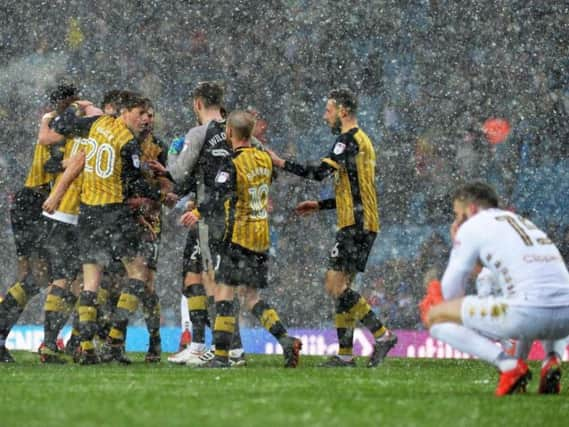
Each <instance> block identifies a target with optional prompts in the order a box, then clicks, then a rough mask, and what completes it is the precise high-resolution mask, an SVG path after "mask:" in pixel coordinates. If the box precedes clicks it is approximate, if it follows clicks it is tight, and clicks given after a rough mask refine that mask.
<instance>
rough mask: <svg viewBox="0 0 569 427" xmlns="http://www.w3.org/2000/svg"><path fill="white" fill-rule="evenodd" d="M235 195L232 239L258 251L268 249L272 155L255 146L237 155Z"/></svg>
mask: <svg viewBox="0 0 569 427" xmlns="http://www.w3.org/2000/svg"><path fill="white" fill-rule="evenodd" d="M233 164H234V166H235V171H236V183H237V188H236V197H235V198H234V199H231V200H230V202H229V206H228V209H229V216H228V218H229V224H228V225H229V231H230V233H231V241H232V243H235V244H238V245H240V246H242V247H244V248H247V249H250V250H252V251H255V252H264V251H266V250H268V249H269V245H270V240H269V214H268V202H269V187H270V185H271V181H272V174H273V167H272V166H273V163H272V161H271V158H270V156H269V155H268V154H267V153H266V152H264V151H261V150H258V149H256V148H253V147H248V148H240V149H238V150H237V152H236V153H235V155H234V158H233Z"/></svg>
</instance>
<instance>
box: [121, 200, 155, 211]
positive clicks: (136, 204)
mask: <svg viewBox="0 0 569 427" xmlns="http://www.w3.org/2000/svg"><path fill="white" fill-rule="evenodd" d="M126 203H127V205H128V206H129V207H130V208H131V209H132V210H133V211H136V210H138V211H140V212H144V211H150V210H151V207H152V200H151V199H149V198H148V197H131V198H130V199H128V200H127V201H126Z"/></svg>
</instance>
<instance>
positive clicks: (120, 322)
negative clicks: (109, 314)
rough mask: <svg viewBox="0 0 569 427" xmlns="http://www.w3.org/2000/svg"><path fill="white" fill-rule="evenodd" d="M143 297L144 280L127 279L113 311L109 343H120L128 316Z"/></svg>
mask: <svg viewBox="0 0 569 427" xmlns="http://www.w3.org/2000/svg"><path fill="white" fill-rule="evenodd" d="M143 297H144V282H143V281H142V280H138V279H128V282H127V284H126V286H125V287H124V290H123V291H122V292H121V294H120V297H119V301H118V302H117V307H116V310H115V313H114V316H113V317H114V319H113V322H112V323H113V326H112V327H111V330H110V332H109V339H110V343H111V344H122V343H124V341H125V339H126V328H127V326H128V318H129V316H130V315H132V314H134V313H135V312H136V310H137V309H138V305H139V302H140V300H141V299H142V298H143Z"/></svg>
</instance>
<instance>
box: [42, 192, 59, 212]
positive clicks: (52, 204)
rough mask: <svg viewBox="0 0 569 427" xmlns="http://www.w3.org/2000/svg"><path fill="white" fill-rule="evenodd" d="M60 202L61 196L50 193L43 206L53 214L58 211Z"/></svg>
mask: <svg viewBox="0 0 569 427" xmlns="http://www.w3.org/2000/svg"><path fill="white" fill-rule="evenodd" d="M59 202H60V200H59V198H57V197H54V196H52V195H50V196H49V197H48V198H47V199H45V201H44V202H43V205H42V206H41V207H42V209H43V210H44V211H46V212H47V213H48V214H52V213H54V212H55V211H56V209H57V207H58V206H59Z"/></svg>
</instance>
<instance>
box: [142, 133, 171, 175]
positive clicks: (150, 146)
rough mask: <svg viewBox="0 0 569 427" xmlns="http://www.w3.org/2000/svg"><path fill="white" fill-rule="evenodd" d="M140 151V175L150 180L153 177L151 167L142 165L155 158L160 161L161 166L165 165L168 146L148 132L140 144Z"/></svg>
mask: <svg viewBox="0 0 569 427" xmlns="http://www.w3.org/2000/svg"><path fill="white" fill-rule="evenodd" d="M140 151H141V152H142V157H141V161H142V165H143V168H142V175H143V176H144V178H145V179H148V180H150V181H152V180H153V179H154V173H153V172H152V170H151V169H149V168H147V167H144V165H145V164H146V163H148V162H150V161H152V160H155V161H158V162H160V163H161V164H162V166H164V167H166V165H167V161H168V148H167V147H166V145H165V144H164V143H163V142H162V141H161V140H159V139H158V138H156V137H155V136H154V135H152V134H149V135H148V136H147V137H146V138H145V139H144V141H142V143H141V144H140Z"/></svg>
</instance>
